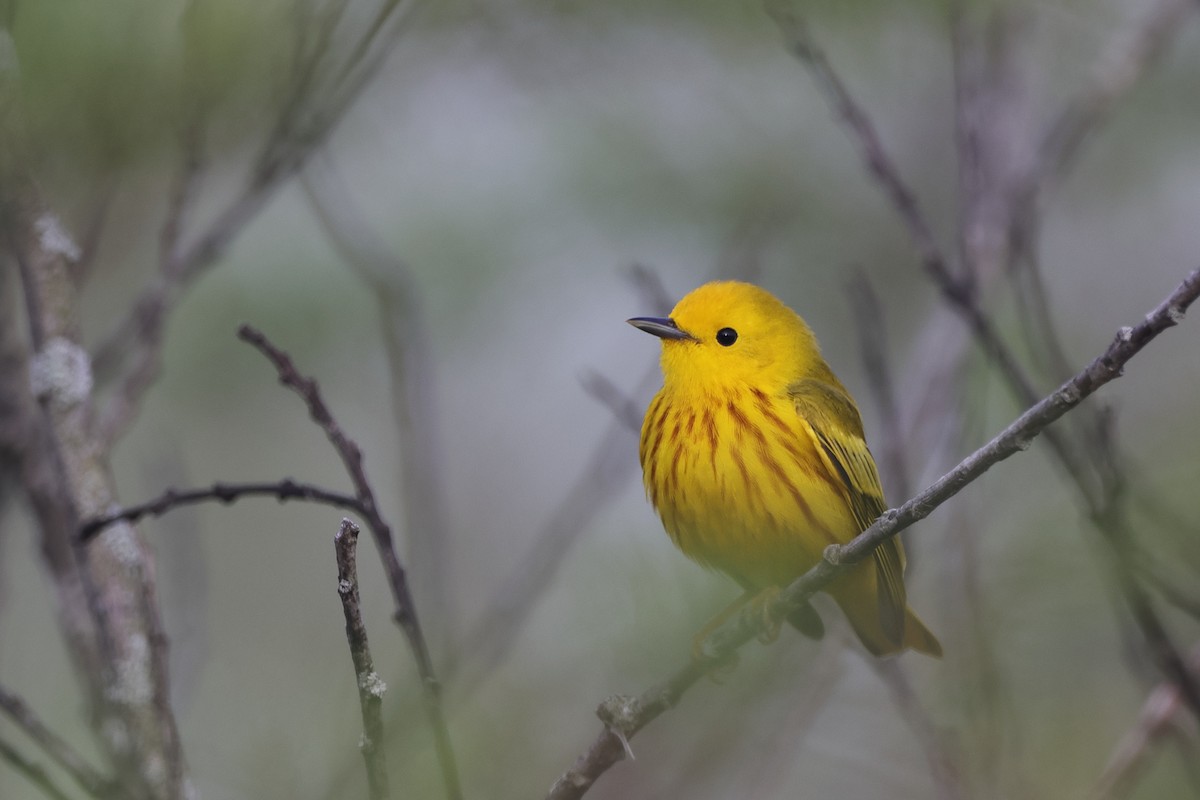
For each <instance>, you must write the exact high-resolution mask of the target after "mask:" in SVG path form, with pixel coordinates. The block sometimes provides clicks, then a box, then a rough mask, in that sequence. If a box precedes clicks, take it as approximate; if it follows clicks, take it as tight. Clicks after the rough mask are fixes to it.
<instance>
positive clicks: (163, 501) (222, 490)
mask: <svg viewBox="0 0 1200 800" xmlns="http://www.w3.org/2000/svg"><path fill="white" fill-rule="evenodd" d="M263 496H266V497H274V498H276V499H278V500H279V502H281V503H282V502H284V501H286V500H304V501H307V502H310V503H321V504H323V505H327V506H333V507H334V508H341V509H345V510H347V511H353V512H355V513H357V514H362V513H363V506H362V503H361V502H359V499H358V498H357V497H352V496H350V495H347V494H342V493H340V492H332V491H329V490H328V489H324V488H322V487H320V486H314V485H312V484H307V483H297V482H296V481H293V480H292V479H291V478H285V479H284V480H281V481H274V482H271V483H214V484H213V485H212V486H209V487H207V488H205V489H183V490H180V489H167V490H166V491H165V492H163V493H162V494H161V495H159V496H158V497H156V498H154V499H153V500H149V501H147V502H145V503H141V504H139V505H136V506H126V507H125V508H122V509H120V510H118V511H114V512H113V513H111V514H106V515H104V516H102V517H95V518H94V519H90V520H88V521H87V522H85V523H83V525H82V526H80V528H79V540H80V541H81V542H87V541H89V540H90V539H92V538H93V537H95V536H96V535H97V534H99V533H100V532H101V531H102V530H104V529H105V528H107V527H108V526H109V525H112V524H114V523H117V522H128V523H131V524H132V523H136V522H137V521H138V520H140V519H142V518H143V517H160V516H162V515H163V514H165V513H167V512H168V511H173V510H175V509H176V508H180V507H181V506H187V505H194V504H196V503H207V502H210V501H214V500H215V501H217V502H220V503H225V504H226V505H228V504H229V503H233V502H235V501H237V500H240V499H242V498H243V497H263Z"/></svg>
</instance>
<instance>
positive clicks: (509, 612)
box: [450, 264, 671, 697]
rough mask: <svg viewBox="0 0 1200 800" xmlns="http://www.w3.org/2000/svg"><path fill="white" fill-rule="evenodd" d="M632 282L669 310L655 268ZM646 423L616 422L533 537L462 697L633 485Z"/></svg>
mask: <svg viewBox="0 0 1200 800" xmlns="http://www.w3.org/2000/svg"><path fill="white" fill-rule="evenodd" d="M629 277H630V280H631V281H632V282H633V284H634V288H635V289H637V291H638V294H639V295H640V296H641V298H642V300H643V302H645V303H646V307H647V308H648V309H649V311H650V312H651V313H656V314H659V313H661V314H665V313H667V311H669V310H670V308H671V300H670V298H669V296H668V295H667V292H666V290H665V289H664V288H663V285H662V281H661V280H659V278H658V275H657V273H656V272H655V271H654V270H653V269H650V268H648V267H645V266H642V265H638V264H635V265H634V266H633V267H632V268H631V269H630V271H629ZM657 381H658V367H657V365H655V366H652V367H649V368H648V369H647V370H646V372H645V373H643V374H642V376H641V378H640V379H639V380H638V383H637V386H636V389H635V390H634V393H635V394H637V395H643V394H645V393H649V392H650V391H652V390H653V388H654V385H655V384H656V382H657ZM587 390H588V387H587V385H586V378H585V391H587ZM640 418H641V413H640V412H637V411H636V410H633V411H632V412H631V410H630V409H628V408H626V409H625V410H624V411H623V412H622V413H621V414H619V415H616V416H614V417H613V419H612V420H611V421H610V422H609V424H608V425H607V426H606V427H605V429H604V432H603V433H602V434H601V436H600V438H599V442H598V444H597V446H596V449H595V450H594V451H593V452H592V454H591V456H590V457H589V458H588V459H587V461H586V463H585V465H584V467H583V470H582V471H581V472H580V474H579V478H578V479H577V480H576V482H575V483H574V485H572V486H571V488H570V489H568V490H567V492H566V494H565V495H564V496H563V499H562V501H561V502H559V504H558V505H557V506H556V507H555V508H554V510H553V511H552V512H551V514H550V517H549V518H548V519H547V520H546V522H545V524H543V525H542V526H541V528H540V529H539V530H538V531H537V533H536V534H535V535H534V538H533V543H532V544H531V545H529V546H528V547H527V548H526V551H525V552H526V555H525V557H524V558H522V559H521V562H520V567H519V568H518V569H516V570H515V571H513V572H512V574H511V575H508V576H507V577H506V578H505V579H504V580H503V581H502V582H501V584H500V588H499V589H497V590H496V591H495V592H494V593H493V595H492V597H491V599H490V600H489V601H488V602H487V603H486V604H485V605H486V608H487V612H486V613H485V614H484V615H483V616H482V617H481V618H480V619H479V620H478V621H477V622H475V624H474V626H473V627H472V628H471V630H470V632H469V634H468V636H467V638H466V639H465V641H466V642H467V643H468V644H469V647H470V652H469V653H466V654H465V655H464V656H463V658H462V661H461V662H453V663H451V664H450V672H451V674H453V675H454V681H455V685H456V686H457V688H458V690H459V693H460V695H461V696H464V697H465V696H467V695H469V694H470V693H471V692H472V691H474V689H475V688H476V687H477V686H478V685H479V683H480V682H481V681H482V680H483V679H484V678H485V677H486V676H487V675H488V674H490V673H491V671H492V668H493V667H494V666H495V665H496V664H497V663H500V662H501V661H503V659H504V658H505V657H506V656H507V655H508V653H509V652H510V651H511V650H512V648H513V647H514V646H516V644H517V633H518V632H519V631H520V629H521V627H522V626H523V625H524V624H525V621H526V620H527V619H529V616H530V614H532V612H533V610H534V609H535V608H536V607H537V600H538V598H539V597H541V596H542V594H543V593H545V591H546V589H547V588H548V587H549V586H550V584H551V582H552V581H553V580H554V576H555V575H557V574H558V568H559V566H560V565H561V564H562V562H563V560H564V559H565V557H566V555H567V553H568V552H570V550H571V548H572V547H573V546H574V544H575V542H577V541H578V540H579V537H580V536H581V535H582V533H583V532H584V531H585V530H587V527H588V525H589V524H590V523H591V521H592V520H593V519H595V518H596V515H597V514H598V513H600V511H601V510H602V509H603V508H604V506H605V505H606V504H607V503H608V502H609V501H610V500H611V499H612V498H613V497H614V496H615V495H616V493H617V491H618V490H619V489H620V488H621V486H622V485H624V482H625V481H626V480H628V479H629V477H630V475H631V474H632V472H633V469H634V465H635V464H636V462H635V461H633V460H631V459H630V458H629V457H628V456H629V449H628V447H629V439H628V438H627V436H628V431H629V430H630V429H632V430H633V431H634V432H635V433H636V432H637V431H639V430H640V429H641V423H640V422H639V421H637V420H640Z"/></svg>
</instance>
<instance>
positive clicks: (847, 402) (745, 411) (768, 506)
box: [629, 281, 942, 656]
mask: <svg viewBox="0 0 1200 800" xmlns="http://www.w3.org/2000/svg"><path fill="white" fill-rule="evenodd" d="M629 323H630V324H631V325H633V326H634V327H636V328H639V329H641V330H643V331H645V332H647V333H651V334H654V335H655V336H657V337H659V338H660V339H662V345H663V348H662V371H663V387H662V389H661V390H659V392H658V394H657V395H656V396H655V397H654V400H653V401H652V402H651V403H650V407H649V409H647V411H646V419H645V422H644V423H643V424H642V435H641V447H640V457H641V462H642V471H643V475H644V478H645V484H646V493H647V495H648V496H649V498H650V501H651V502H652V503H653V504H654V507H655V508H656V509H657V510H658V513H659V516H660V517H661V518H662V522H663V526H664V527H665V528H666V529H667V533H669V534H670V536H671V539H672V540H673V541H674V542H675V544H676V546H678V547H679V549H680V550H682V551H683V552H684V553H685V554H686V555H688V556H689V557H691V558H692V559H694V560H696V561H698V562H699V563H701V564H703V565H704V566H706V567H711V568H715V569H718V570H720V571H722V572H724V573H726V574H728V575H729V576H730V577H732V578H733V579H734V580H736V581H737V582H738V583H739V584H740V585H741V586H742V588H743V589H744V590H745V593H744V594H743V595H742V597H741V598H739V600H738V601H735V603H734V604H733V605H731V606H730V607H729V608H728V609H726V611H725V612H723V613H722V614H720V615H718V616H717V617H716V618H714V620H713V622H712V623H710V624H709V625H708V626H706V628H705V629H704V630H702V631H701V633H700V634H698V635H697V638H696V642H695V645H696V650H697V652H699V648H700V646H701V645H702V644H703V640H704V638H705V637H706V636H707V635H708V634H709V633H711V632H712V630H713V629H715V627H716V626H718V625H720V624H721V623H722V622H724V620H725V619H726V618H728V616H729V615H730V614H732V613H733V612H734V611H736V610H737V609H738V608H740V607H741V606H742V605H743V604H744V603H746V602H748V601H751V600H752V599H754V598H761V597H765V596H770V595H771V594H774V593H778V591H779V589H780V588H782V587H784V586H787V584H789V583H791V582H792V581H793V580H795V579H796V578H798V577H799V576H800V575H802V574H803V573H804V572H806V571H807V570H808V569H809V568H811V567H812V566H813V565H814V564H816V563H817V561H818V560H819V559H820V558H821V555H822V552H823V551H824V549H825V547H826V546H828V545H830V544H844V543H845V542H848V541H850V540H851V539H852V538H854V537H855V536H857V535H858V534H859V533H861V532H862V531H863V530H864V529H865V528H866V527H867V526H868V525H870V524H871V523H872V522H873V521H874V520H875V518H876V517H878V516H879V515H880V514H882V513H883V512H884V511H885V510H886V509H887V505H886V504H885V503H884V500H883V490H882V489H881V488H880V486H879V474H878V472H877V471H876V469H875V459H874V458H873V457H872V456H871V451H870V450H868V449H867V444H866V442H865V441H864V438H863V426H862V419H861V417H860V416H859V412H858V406H856V405H855V403H854V399H853V398H852V397H851V396H850V393H849V392H847V391H846V388H845V387H844V386H842V384H841V381H839V380H838V379H837V376H835V375H834V374H833V371H832V370H831V369H830V368H829V365H828V364H826V363H825V360H824V359H823V358H822V357H821V350H820V347H819V346H818V344H817V339H816V337H815V336H814V335H813V332H812V330H810V329H809V327H808V325H807V324H806V323H805V322H804V320H803V319H801V318H800V316H799V315H798V314H796V312H794V311H792V310H791V309H790V308H788V307H787V306H786V305H784V304H783V303H782V302H780V301H779V299H778V298H776V297H775V296H774V295H772V294H771V293H770V292H767V291H766V290H765V289H760V288H759V287H757V286H752V285H750V284H748V283H740V282H736V281H718V282H713V283H707V284H705V285H703V286H701V287H699V288H698V289H695V290H693V291H692V292H691V293H690V294H688V295H687V296H686V297H684V298H683V299H682V300H680V301H679V304H678V305H676V306H675V308H674V309H673V310H672V311H671V316H670V317H668V318H665V319H662V318H655V317H635V318H633V319H631V320H629ZM764 591H765V592H766V595H764V594H763V593H764ZM827 591H828V592H829V594H831V595H832V596H833V598H834V600H836V601H837V604H838V605H839V606H841V608H842V611H844V612H845V614H846V617H847V618H848V619H849V620H850V624H851V626H852V627H853V628H854V631H855V632H856V633H857V634H858V637H859V639H861V640H862V643H863V644H864V645H865V646H866V648H867V650H869V651H870V652H871V653H873V654H875V655H877V656H884V655H891V654H894V653H899V652H901V651H903V650H906V649H908V648H912V649H913V650H918V651H920V652H922V653H927V654H929V655H931V656H940V655H941V654H942V647H941V645H940V644H939V643H938V640H937V638H936V637H935V636H934V635H933V634H932V633H930V631H929V629H928V628H926V627H925V624H924V623H923V622H921V620H920V619H918V618H917V616H916V614H914V613H913V612H912V610H911V609H910V608H909V607H908V602H907V600H906V599H905V591H904V550H903V548H902V546H901V544H900V540H899V539H898V538H892V539H889V540H888V541H887V542H886V543H885V544H883V545H882V546H880V547H879V548H877V549H876V550H875V551H874V555H873V556H872V557H871V558H870V559H868V560H864V561H863V562H861V563H859V564H857V565H855V566H854V567H852V568H851V569H850V571H849V572H847V573H845V574H844V575H843V576H841V577H839V578H838V579H837V580H835V581H834V582H833V583H832V584H830V585H829V587H828V588H827ZM788 621H789V622H791V623H792V624H793V625H794V626H795V627H797V628H798V629H800V630H801V631H802V632H804V633H805V634H807V635H809V636H812V637H813V638H820V637H821V635H822V634H823V633H824V626H823V624H822V622H821V619H820V617H819V616H817V614H816V612H815V611H814V610H813V609H812V607H811V606H805V607H804V608H801V609H800V610H799V611H797V612H795V613H794V614H792V615H791V616H790V617H789V619H788Z"/></svg>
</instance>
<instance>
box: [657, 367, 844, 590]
mask: <svg viewBox="0 0 1200 800" xmlns="http://www.w3.org/2000/svg"><path fill="white" fill-rule="evenodd" d="M640 453H641V461H642V469H643V476H644V479H645V485H646V492H647V494H648V495H649V497H650V500H651V502H652V503H653V504H654V506H655V508H656V509H657V510H658V513H659V515H660V517H661V518H662V521H663V526H664V527H665V528H666V530H667V532H668V533H669V534H670V535H671V538H672V540H673V541H674V542H675V544H676V545H677V546H678V547H679V549H680V550H682V551H683V552H684V553H685V554H687V555H688V556H690V557H691V558H693V559H695V560H696V561H698V562H700V563H702V564H704V565H706V566H709V567H713V568H716V569H720V570H721V571H723V572H727V573H729V574H730V575H731V576H732V577H734V578H735V579H736V580H737V581H738V582H739V583H741V584H742V585H743V586H745V587H747V588H753V587H760V588H761V587H765V586H781V585H785V584H787V583H789V582H790V581H791V580H793V579H794V578H796V577H797V576H799V575H800V574H802V573H803V572H804V571H806V570H807V569H808V568H809V567H811V566H812V565H813V564H814V563H816V561H817V560H818V559H819V558H820V557H821V553H822V552H823V550H824V548H825V547H826V546H827V545H829V544H833V543H840V542H845V541H848V540H849V539H850V538H852V537H853V536H854V535H855V534H857V533H858V527H857V525H856V524H855V522H854V519H853V516H852V514H851V512H850V510H849V506H848V504H847V501H846V498H845V493H844V492H845V490H844V487H843V486H841V485H840V484H838V483H837V482H836V481H835V480H833V479H832V478H831V477H830V476H829V474H828V471H827V470H826V469H824V468H823V466H822V464H821V461H820V456H819V454H818V453H817V450H816V445H815V443H814V442H813V441H812V437H811V435H810V434H809V433H808V430H807V428H806V426H805V425H804V424H803V421H802V420H801V419H800V418H799V416H798V415H797V413H796V410H795V406H794V404H793V403H792V401H791V400H790V398H789V397H787V395H785V394H781V395H776V396H772V395H770V394H768V393H767V392H765V391H763V390H760V389H757V388H754V387H749V386H742V387H722V388H721V389H720V390H714V391H710V392H695V391H688V392H673V391H671V390H670V389H667V388H664V389H663V390H662V391H660V392H659V394H658V395H657V396H656V397H655V398H654V401H653V402H652V403H651V405H650V408H649V410H648V411H647V413H646V419H645V422H644V424H643V426H642V438H641V449H640Z"/></svg>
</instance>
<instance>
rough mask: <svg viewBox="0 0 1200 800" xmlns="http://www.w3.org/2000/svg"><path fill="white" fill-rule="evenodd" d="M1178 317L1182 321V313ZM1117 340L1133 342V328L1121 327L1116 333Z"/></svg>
mask: <svg viewBox="0 0 1200 800" xmlns="http://www.w3.org/2000/svg"><path fill="white" fill-rule="evenodd" d="M1179 316H1180V319H1182V318H1183V313H1182V312H1180V315H1179ZM1117 340H1118V341H1121V342H1128V341H1132V340H1133V328H1131V327H1129V326H1128V325H1125V326H1123V327H1122V328H1121V329H1120V330H1119V331H1117Z"/></svg>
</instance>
